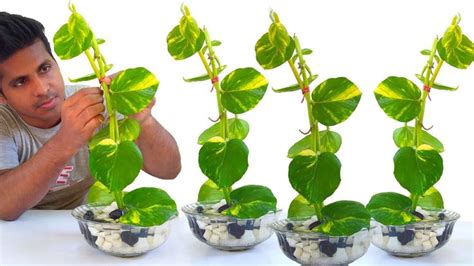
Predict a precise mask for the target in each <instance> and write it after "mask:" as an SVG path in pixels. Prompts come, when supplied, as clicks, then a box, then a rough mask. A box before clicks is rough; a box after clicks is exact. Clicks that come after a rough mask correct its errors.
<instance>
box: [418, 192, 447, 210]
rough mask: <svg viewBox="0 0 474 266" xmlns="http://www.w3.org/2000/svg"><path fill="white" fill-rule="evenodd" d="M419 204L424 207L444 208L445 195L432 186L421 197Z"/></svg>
mask: <svg viewBox="0 0 474 266" xmlns="http://www.w3.org/2000/svg"><path fill="white" fill-rule="evenodd" d="M418 206H421V207H422V208H423V209H444V201H443V197H442V196H441V193H439V191H438V190H437V189H436V188H435V187H430V189H428V190H427V191H426V192H425V194H423V196H421V197H420V198H419V200H418Z"/></svg>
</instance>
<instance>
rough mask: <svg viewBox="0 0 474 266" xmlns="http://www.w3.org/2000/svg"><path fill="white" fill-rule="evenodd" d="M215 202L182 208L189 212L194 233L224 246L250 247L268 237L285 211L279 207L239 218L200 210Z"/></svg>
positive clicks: (211, 242) (219, 245)
mask: <svg viewBox="0 0 474 266" xmlns="http://www.w3.org/2000/svg"><path fill="white" fill-rule="evenodd" d="M212 205H214V204H204V203H191V204H188V205H185V206H183V207H182V208H181V210H182V211H183V212H184V213H185V214H186V218H187V219H188V222H189V227H190V228H191V231H192V232H193V234H194V236H195V237H196V238H197V239H199V240H200V241H201V242H204V243H206V244H208V245H209V246H212V247H215V248H217V249H221V250H230V251H232V250H246V249H250V248H252V247H254V246H256V245H258V244H260V243H262V242H263V241H265V240H267V239H268V238H269V237H270V236H271V235H272V233H273V230H272V228H271V226H270V225H271V224H272V223H273V222H274V221H276V220H277V219H278V216H279V215H280V213H281V210H278V211H276V212H270V213H268V214H266V215H264V216H261V217H259V218H256V219H237V218H234V217H230V216H223V215H217V214H205V213H200V212H198V208H204V209H206V208H207V207H209V206H212Z"/></svg>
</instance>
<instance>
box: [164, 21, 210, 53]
mask: <svg viewBox="0 0 474 266" xmlns="http://www.w3.org/2000/svg"><path fill="white" fill-rule="evenodd" d="M204 41H205V37H204V32H203V31H202V30H200V32H199V36H198V38H197V39H196V40H194V41H193V40H190V39H187V38H186V37H185V36H184V35H183V34H182V33H181V31H180V26H179V25H178V26H176V27H174V28H173V30H172V31H171V32H170V33H169V34H168V37H167V38H166V42H167V44H168V53H169V54H170V55H171V56H172V57H173V58H174V59H175V60H183V59H186V58H188V57H190V56H192V55H194V54H195V53H197V52H198V51H199V50H200V49H201V47H202V46H203V44H204Z"/></svg>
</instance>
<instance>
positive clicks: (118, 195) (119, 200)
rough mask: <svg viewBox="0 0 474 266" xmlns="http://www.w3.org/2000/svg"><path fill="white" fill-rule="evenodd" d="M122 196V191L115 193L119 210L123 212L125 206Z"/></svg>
mask: <svg viewBox="0 0 474 266" xmlns="http://www.w3.org/2000/svg"><path fill="white" fill-rule="evenodd" d="M122 195H123V193H122V191H116V192H114V197H115V202H117V206H118V207H119V209H122V210H123V209H124V207H125V204H124V203H123V197H122Z"/></svg>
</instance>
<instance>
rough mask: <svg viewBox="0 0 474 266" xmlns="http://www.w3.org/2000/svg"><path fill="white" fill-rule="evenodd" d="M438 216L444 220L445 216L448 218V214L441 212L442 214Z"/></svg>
mask: <svg viewBox="0 0 474 266" xmlns="http://www.w3.org/2000/svg"><path fill="white" fill-rule="evenodd" d="M438 218H439V219H440V220H444V218H446V214H444V213H440V214H438Z"/></svg>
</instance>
